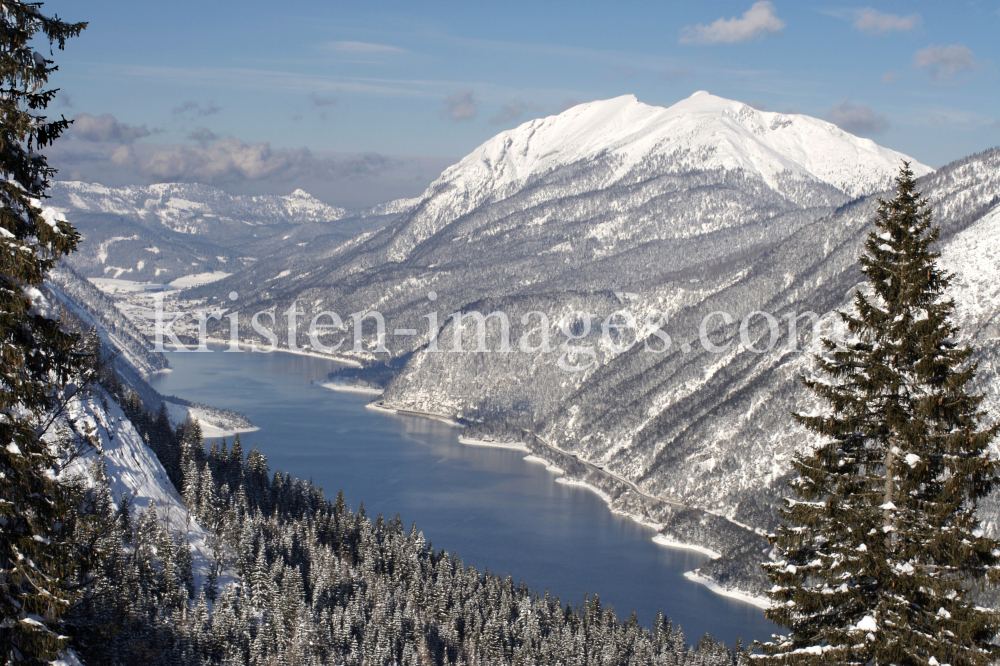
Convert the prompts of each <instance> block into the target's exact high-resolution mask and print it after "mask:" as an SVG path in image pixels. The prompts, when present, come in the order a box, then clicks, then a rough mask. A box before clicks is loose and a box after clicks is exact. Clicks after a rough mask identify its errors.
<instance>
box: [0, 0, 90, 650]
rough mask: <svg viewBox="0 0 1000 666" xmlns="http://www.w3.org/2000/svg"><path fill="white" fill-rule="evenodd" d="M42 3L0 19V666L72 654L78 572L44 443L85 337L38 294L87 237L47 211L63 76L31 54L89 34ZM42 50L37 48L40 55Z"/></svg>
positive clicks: (65, 507) (18, 6)
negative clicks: (50, 314)
mask: <svg viewBox="0 0 1000 666" xmlns="http://www.w3.org/2000/svg"><path fill="white" fill-rule="evenodd" d="M40 6H41V5H40V4H38V3H30V4H29V3H23V2H18V1H16V0H5V1H4V3H3V6H2V7H0V170H2V177H0V500H2V502H0V526H2V527H0V616H2V617H3V622H2V623H0V660H2V661H4V662H8V663H40V662H41V661H42V660H45V659H50V658H52V657H53V656H55V655H56V653H57V652H58V650H59V649H61V648H62V647H63V646H64V645H65V639H64V638H63V637H62V636H60V633H59V631H58V626H59V618H60V617H61V616H62V615H63V613H64V612H65V611H66V609H67V607H68V606H69V603H70V599H71V595H70V594H69V593H68V592H67V590H66V589H65V581H66V580H67V578H68V577H69V576H70V575H71V574H72V565H73V562H74V557H73V553H72V550H73V546H72V544H71V543H69V542H68V540H69V536H70V531H71V530H70V528H71V525H70V522H71V521H70V520H69V513H70V509H71V497H70V493H69V490H68V489H66V488H63V487H62V486H60V485H59V484H58V483H56V482H55V481H54V480H53V479H52V472H53V471H55V470H56V467H57V460H56V457H55V456H54V454H53V451H52V450H51V448H50V445H49V444H48V443H46V441H45V440H44V439H43V437H44V436H45V435H46V434H47V431H48V430H49V426H50V425H51V420H52V419H51V416H52V412H53V410H55V409H56V408H57V407H58V406H59V405H60V404H61V402H62V401H63V400H64V399H65V398H66V397H67V395H68V394H69V393H72V390H70V391H68V392H67V391H66V389H68V388H70V381H71V380H72V379H74V378H75V377H78V373H79V372H80V370H81V368H82V366H81V365H80V360H81V359H80V356H79V355H78V354H77V353H76V350H75V345H76V343H77V341H78V338H77V336H74V335H71V334H68V333H65V332H63V331H62V330H60V328H59V325H58V323H57V322H56V321H55V320H53V319H48V318H46V317H45V316H44V315H45V314H47V313H46V312H45V301H44V297H43V296H42V294H41V292H40V291H39V290H38V288H39V287H40V286H41V285H42V282H43V281H44V279H45V274H46V272H47V271H48V270H49V269H50V268H51V267H52V266H53V264H54V263H55V261H56V260H58V258H59V257H61V256H63V255H65V254H66V253H68V252H72V251H73V250H74V249H75V248H76V244H77V242H78V240H79V235H78V234H77V233H76V231H75V230H74V229H73V227H72V226H71V225H70V224H69V223H68V222H66V221H65V218H63V217H62V216H61V215H58V214H55V213H54V211H52V210H46V211H44V212H43V209H42V205H41V200H42V199H43V198H44V197H45V192H46V190H47V189H48V187H49V180H50V178H51V176H52V175H53V174H54V173H55V171H54V169H52V168H51V167H49V166H48V163H47V161H46V159H45V156H44V155H42V154H40V151H41V150H43V149H44V148H46V147H47V146H48V145H49V144H51V143H52V141H53V140H55V139H56V138H57V137H58V136H59V135H60V134H61V133H62V132H63V131H64V130H65V129H66V128H67V127H68V125H69V121H67V120H66V119H65V118H61V119H60V120H54V121H51V122H50V121H49V120H48V119H47V118H46V117H45V116H43V115H41V114H40V113H39V112H40V111H43V110H44V109H45V108H46V106H47V105H48V104H49V103H50V102H51V101H52V100H53V99H54V97H55V94H56V91H55V90H46V89H45V85H46V83H47V81H48V78H49V75H50V74H51V73H52V72H54V71H55V70H56V69H57V68H56V67H55V66H54V65H53V61H51V60H48V59H46V58H45V56H43V55H42V54H41V53H39V52H38V51H33V50H32V48H31V46H30V45H31V44H32V43H35V44H37V43H38V42H43V41H47V42H48V50H49V54H50V55H51V53H52V49H53V47H58V48H59V49H62V48H63V46H64V45H65V42H66V40H67V39H68V38H71V37H75V36H76V35H79V34H80V32H81V31H82V30H83V29H84V28H85V27H86V24H85V23H72V24H71V23H65V22H63V21H61V20H59V18H58V17H53V18H49V17H46V16H44V15H43V14H41V12H40V11H39V7H40ZM39 46H40V45H39Z"/></svg>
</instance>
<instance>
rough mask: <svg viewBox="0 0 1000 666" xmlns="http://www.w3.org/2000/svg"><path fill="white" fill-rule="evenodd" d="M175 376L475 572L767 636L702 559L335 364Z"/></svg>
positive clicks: (276, 455)
mask: <svg viewBox="0 0 1000 666" xmlns="http://www.w3.org/2000/svg"><path fill="white" fill-rule="evenodd" d="M169 359H170V365H171V366H172V367H173V372H170V373H168V374H163V375H158V376H157V377H155V378H154V379H153V380H152V381H151V384H152V385H153V387H154V388H156V390H158V391H160V392H161V393H163V394H164V395H176V396H179V397H182V398H186V399H188V400H194V401H197V402H202V403H205V404H209V405H213V406H217V407H225V408H228V409H233V410H235V411H238V412H243V413H245V414H246V415H247V416H248V417H250V420H251V421H253V423H254V425H256V426H258V427H259V428H260V430H259V431H257V432H254V433H248V434H245V435H241V440H242V441H243V450H244V452H246V451H248V450H249V449H251V448H253V446H254V445H256V446H257V447H258V448H259V449H260V451H261V452H262V453H263V454H264V455H265V456H267V460H268V464H269V465H270V467H271V471H272V472H274V471H275V470H278V469H280V470H283V471H287V472H289V473H290V474H291V475H292V476H293V477H299V478H304V479H308V478H311V479H312V480H313V481H314V482H315V483H316V484H317V485H319V486H322V488H323V489H324V492H325V493H326V496H327V498H328V499H330V500H333V499H334V497H336V494H337V490H340V489H342V490H343V491H344V497H345V499H346V501H347V503H348V504H349V505H350V506H353V507H354V508H355V509H357V507H358V505H359V504H360V503H361V502H364V505H365V511H366V512H367V513H368V515H369V516H371V517H372V518H373V519H374V517H375V516H376V515H377V514H379V513H383V514H385V515H386V516H387V517H390V516H395V515H396V514H397V513H398V514H400V515H401V516H402V518H403V521H404V522H405V524H406V525H407V526H408V525H409V524H410V523H411V522H416V523H417V527H418V528H419V529H420V530H421V531H422V532H423V533H424V536H425V537H426V538H427V540H428V541H430V542H431V543H432V544H433V545H434V547H435V548H437V549H441V550H447V551H449V552H457V554H458V556H459V557H460V558H462V559H463V560H464V561H465V563H466V564H468V565H473V566H475V567H477V568H479V569H483V568H484V567H487V568H489V570H490V571H491V572H494V573H507V572H510V573H511V574H512V576H513V577H514V579H515V580H523V581H524V582H525V583H527V585H528V586H529V587H531V588H532V589H537V590H539V591H540V592H543V591H544V590H546V589H548V590H549V591H550V592H551V593H552V594H553V595H556V596H559V597H560V598H561V599H562V601H563V603H564V604H565V603H566V602H567V601H568V602H571V603H572V604H573V605H576V604H578V603H580V602H581V600H582V599H583V596H584V593H587V592H589V593H590V594H591V595H593V594H595V593H596V594H598V595H600V598H601V601H602V603H603V604H604V605H611V606H613V607H614V608H615V610H616V612H617V614H618V616H619V617H620V618H623V619H624V618H627V617H628V614H629V613H630V612H631V611H632V610H635V612H636V615H637V616H638V618H639V621H640V622H641V623H642V624H644V625H646V626H649V625H650V624H651V623H652V620H653V618H654V617H655V615H656V610H657V608H662V609H663V614H664V615H666V616H667V617H669V618H671V619H673V621H674V622H675V624H680V625H681V627H682V628H683V630H684V633H685V635H686V636H687V638H688V640H689V642H697V639H698V638H699V637H700V636H701V635H702V634H704V633H705V632H708V633H710V634H713V635H714V636H715V637H716V638H718V639H720V640H724V641H726V643H727V644H728V645H730V646H732V645H733V643H734V642H735V640H736V637H737V636H742V637H743V640H744V642H748V641H749V640H753V639H763V638H767V637H769V636H770V634H771V633H772V631H773V630H774V629H775V627H774V625H772V624H771V623H770V622H768V621H767V620H766V619H765V618H764V613H763V611H761V610H760V609H759V608H756V607H754V606H751V605H749V604H746V603H743V602H740V601H736V600H733V599H728V598H725V597H722V596H719V595H717V594H714V593H712V592H711V591H709V590H708V589H707V588H705V587H703V586H701V585H697V584H695V583H692V582H690V581H688V580H686V579H685V578H683V574H684V572H685V571H690V570H692V569H696V568H697V567H698V566H699V565H700V564H701V563H702V562H704V561H705V556H704V555H701V554H699V553H696V552H694V551H689V550H680V549H673V548H666V547H663V546H659V545H657V544H654V543H653V542H652V540H651V539H652V537H653V535H654V532H653V530H652V529H650V528H647V527H643V526H641V525H639V524H637V523H635V522H633V521H631V520H629V519H627V518H623V517H621V516H616V515H613V514H612V513H611V512H610V511H609V510H608V507H607V505H606V504H605V503H604V502H603V501H602V500H601V499H600V497H598V496H597V495H596V494H594V493H592V492H591V491H589V490H587V489H586V488H582V487H579V486H569V485H564V484H559V483H555V478H556V476H555V475H554V474H553V473H551V472H548V471H546V470H545V468H544V467H543V466H541V465H538V464H533V463H529V462H526V461H524V460H523V457H524V455H525V454H524V453H522V452H520V451H512V450H503V449H496V448H486V447H477V446H467V445H464V444H460V443H459V442H458V434H459V430H458V429H457V428H454V427H451V426H448V425H447V424H444V423H441V422H438V421H433V420H428V419H423V418H418V417H412V416H396V415H388V414H385V413H379V412H375V411H372V410H370V409H366V408H365V405H366V404H367V403H368V402H369V401H370V400H371V397H370V396H365V395H359V394H351V393H339V392H335V391H331V390H330V389H327V388H323V387H322V386H319V385H318V384H314V383H313V382H314V381H315V380H321V379H324V378H325V377H326V376H327V374H328V373H329V372H330V371H331V370H333V369H335V368H336V367H338V366H337V364H335V363H333V362H331V361H326V360H323V359H318V358H311V357H307V356H298V355H293V354H287V353H272V354H251V353H249V352H246V353H227V352H223V351H221V349H220V350H216V351H213V352H211V353H171V354H170V356H169Z"/></svg>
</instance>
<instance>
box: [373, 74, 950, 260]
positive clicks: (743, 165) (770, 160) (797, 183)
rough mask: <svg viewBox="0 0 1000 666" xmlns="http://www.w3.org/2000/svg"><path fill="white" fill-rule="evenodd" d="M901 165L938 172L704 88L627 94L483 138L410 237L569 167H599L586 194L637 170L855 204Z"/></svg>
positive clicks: (433, 196)
mask: <svg viewBox="0 0 1000 666" xmlns="http://www.w3.org/2000/svg"><path fill="white" fill-rule="evenodd" d="M901 160H906V161H908V162H910V163H911V168H912V169H913V171H914V173H915V174H916V175H917V176H922V175H925V174H927V173H930V172H931V171H932V169H931V168H930V167H928V166H926V165H924V164H920V163H919V162H917V161H916V160H913V159H912V158H910V157H908V156H906V155H904V154H902V153H899V152H896V151H894V150H890V149H888V148H883V147H881V146H879V145H877V144H876V143H875V142H873V141H871V140H870V139H863V138H860V137H856V136H854V135H852V134H850V133H848V132H845V131H844V130H842V129H840V128H839V127H837V126H836V125H833V124H832V123H829V122H826V121H824V120H819V119H816V118H811V117H809V116H805V115H800V114H783V113H774V112H767V111H759V110H757V109H754V108H752V107H750V106H748V105H746V104H744V103H742V102H738V101H734V100H729V99H724V98H722V97H717V96H715V95H711V94H709V93H707V92H705V91H699V92H696V93H694V94H693V95H691V96H690V97H688V98H687V99H683V100H681V101H680V102H677V103H676V104H674V105H673V106H670V107H666V108H665V107H661V106H652V105H649V104H643V103H642V102H640V101H639V100H638V99H636V97H635V96H634V95H623V96H621V97H615V98H613V99H608V100H601V101H597V102H590V103H587V104H580V105H578V106H574V107H572V108H570V109H568V110H566V111H563V112H562V113H560V114H558V115H555V116H549V117H547V118H539V119H536V120H531V121H528V122H526V123H524V124H522V125H520V126H519V127H516V128H514V129H512V130H508V131H505V132H501V133H500V134H497V135H496V136H494V137H493V138H491V139H489V140H488V141H486V142H485V143H484V144H482V145H481V146H479V147H478V148H476V149H475V150H473V151H472V152H471V153H470V154H469V155H467V156H466V157H465V158H463V159H462V160H461V161H460V162H458V163H457V164H455V165H453V166H451V167H450V168H448V169H447V170H445V172H444V173H442V174H441V176H440V177H439V178H438V179H437V180H436V181H435V182H434V183H432V184H431V185H430V187H429V188H428V190H427V192H426V193H425V194H424V197H423V198H424V202H423V205H422V206H421V208H420V209H419V210H418V211H417V212H416V213H415V215H416V219H414V224H413V225H412V226H411V228H410V233H411V235H410V238H408V239H407V240H409V241H411V242H414V243H418V242H420V241H422V240H423V239H425V238H427V237H429V236H430V235H432V234H433V233H435V232H436V231H437V230H439V229H440V228H442V227H443V226H444V225H445V224H447V223H448V222H450V221H451V220H453V219H456V218H458V217H460V216H462V215H464V214H466V213H468V212H470V211H472V210H474V209H475V208H478V207H479V206H481V205H483V204H484V203H487V202H496V201H499V200H502V199H504V198H506V197H508V196H510V195H511V194H513V193H516V192H518V191H520V190H522V189H523V188H525V187H526V186H528V185H529V184H530V183H531V182H532V181H533V180H537V179H539V178H542V177H544V176H546V175H547V174H551V173H552V172H554V171H556V170H558V169H562V168H566V167H577V170H578V171H579V169H580V168H585V167H586V165H588V164H591V163H592V164H595V165H596V164H598V163H600V167H598V168H599V172H598V173H591V174H589V176H590V180H589V184H588V187H593V186H594V185H595V182H596V185H597V186H598V187H608V186H611V185H613V184H615V183H617V182H619V181H622V180H623V179H626V178H627V177H629V176H630V174H636V173H638V172H640V171H642V172H646V173H647V174H648V175H656V174H668V173H683V172H695V171H714V170H724V171H742V172H743V173H745V174H746V175H748V176H750V177H759V178H761V179H762V180H763V181H764V183H766V185H767V186H768V187H770V188H771V189H773V190H775V191H778V192H780V193H782V194H786V193H794V192H796V191H801V189H802V188H803V187H806V188H808V187H809V186H810V185H812V186H820V187H833V188H836V189H837V190H839V191H840V192H842V193H843V194H844V195H846V196H847V197H849V198H856V197H859V196H864V195H868V194H872V193H874V192H879V191H882V190H886V189H889V188H890V187H891V186H892V182H893V178H894V177H895V175H896V174H897V173H898V171H899V166H900V162H901ZM793 196H794V195H793ZM407 245H410V243H408V242H405V241H404V242H403V244H402V246H400V247H399V248H397V252H396V254H397V255H398V254H399V253H400V252H399V251H402V252H404V253H405V250H406V247H405V246H407ZM393 258H394V259H397V260H398V259H399V258H401V257H400V256H395V257H393Z"/></svg>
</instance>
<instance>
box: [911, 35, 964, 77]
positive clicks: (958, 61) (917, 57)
mask: <svg viewBox="0 0 1000 666" xmlns="http://www.w3.org/2000/svg"><path fill="white" fill-rule="evenodd" d="M913 64H914V66H916V67H919V68H920V69H923V70H926V71H927V74H928V75H929V76H930V77H931V80H932V81H933V82H934V83H937V84H939V85H951V84H956V83H961V82H962V81H961V79H960V80H955V77H956V76H958V75H960V74H963V73H968V72H971V71H972V70H974V69H976V67H978V66H979V61H978V60H976V57H975V56H974V55H973V53H972V51H970V50H969V49H968V48H966V47H964V46H962V45H961V44H951V45H950V46H928V47H927V48H925V49H920V50H919V51H917V52H916V53H914V54H913Z"/></svg>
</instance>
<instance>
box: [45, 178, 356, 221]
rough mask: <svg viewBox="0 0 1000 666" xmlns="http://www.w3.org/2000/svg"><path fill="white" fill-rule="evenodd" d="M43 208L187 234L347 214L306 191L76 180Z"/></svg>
mask: <svg viewBox="0 0 1000 666" xmlns="http://www.w3.org/2000/svg"><path fill="white" fill-rule="evenodd" d="M50 194H51V196H52V199H51V201H50V202H49V205H51V206H53V207H55V208H57V209H59V210H60V211H61V212H63V213H65V212H69V211H73V212H75V213H108V214H114V215H121V216H127V217H131V216H138V217H140V218H142V219H144V220H147V219H155V220H158V221H159V223H160V224H162V225H163V226H164V227H166V228H167V229H170V230H172V231H177V232H180V233H187V234H211V233H213V232H215V231H216V230H217V227H218V225H219V223H220V222H239V223H240V224H244V225H250V226H259V225H269V224H282V223H289V224H296V223H301V222H333V221H336V220H339V219H341V218H343V217H345V216H346V215H347V211H346V210H345V209H343V208H337V207H336V206H330V205H327V204H325V203H323V202H322V201H320V200H319V199H316V198H314V197H313V196H312V195H310V194H309V193H308V192H305V191H303V190H295V191H294V192H292V193H291V194H289V195H286V196H278V195H271V194H264V195H258V196H249V195H234V194H228V193H227V192H224V191H222V190H220V189H218V188H216V187H212V186H210V185H201V184H197V183H163V184H156V185H146V186H125V187H115V188H111V187H105V186H103V185H98V184H94V183H84V182H79V181H58V182H56V183H55V184H54V185H53V187H52V191H51V193H50Z"/></svg>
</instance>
